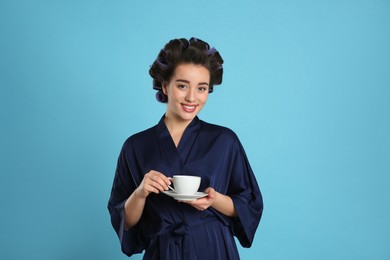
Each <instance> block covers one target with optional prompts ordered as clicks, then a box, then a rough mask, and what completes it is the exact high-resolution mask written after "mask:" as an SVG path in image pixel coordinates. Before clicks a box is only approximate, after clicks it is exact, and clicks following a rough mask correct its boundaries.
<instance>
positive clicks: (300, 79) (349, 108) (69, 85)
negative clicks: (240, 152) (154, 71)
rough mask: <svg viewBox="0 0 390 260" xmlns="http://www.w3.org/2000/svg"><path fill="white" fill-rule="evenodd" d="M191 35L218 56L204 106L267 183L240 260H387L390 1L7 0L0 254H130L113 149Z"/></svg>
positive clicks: (155, 113) (147, 119) (0, 75)
mask: <svg viewBox="0 0 390 260" xmlns="http://www.w3.org/2000/svg"><path fill="white" fill-rule="evenodd" d="M191 36H197V37H199V38H201V39H204V40H206V41H208V42H210V43H211V44H212V45H213V46H215V47H216V48H217V49H218V50H219V51H220V52H221V54H222V56H223V58H224V59H225V74H224V82H223V84H222V86H217V87H216V89H215V92H214V93H213V94H212V95H211V96H210V98H209V103H208V104H207V106H206V107H205V109H204V111H203V112H202V113H201V115H200V117H201V118H202V119H204V120H206V121H210V122H213V123H217V124H221V125H225V126H228V127H230V128H231V129H233V130H234V131H235V132H236V133H237V134H238V136H239V137H240V139H241V141H242V143H243V145H244V147H245V149H246V151H247V154H248V157H249V159H250V161H251V163H252V167H253V169H254V171H255V172H256V176H257V178H258V181H259V184H260V186H261V189H262V192H263V194H264V202H265V210H264V215H263V219H262V221H261V223H260V227H259V229H258V232H257V234H256V237H255V240H254V243H253V247H252V248H251V249H242V248H241V247H240V252H241V256H242V259H267V260H272V259H294V260H295V259H297V260H301V259H390V247H389V241H390V224H389V220H390V188H389V184H390V137H389V135H390V134H389V133H390V116H389V112H390V1H388V0H382V1H380V0H366V1H342V0H340V1H255V0H254V1H212V0H198V1H191V2H190V1H188V2H187V1H182V0H181V1H179V0H174V1H173V0H171V1H168V0H167V1H145V0H133V1H21V0H19V1H18V0H15V1H5V0H1V2H0V37H1V38H0V86H1V92H0V106H1V107H0V120H1V121H0V125H1V135H0V138H1V139H0V141H1V143H0V160H1V161H0V173H1V179H0V192H1V194H0V195H1V197H0V200H1V215H0V218H1V222H0V230H1V231H0V258H1V259H127V258H126V257H125V256H124V255H123V254H122V253H121V251H120V247H119V243H118V239H117V237H116V235H115V233H114V231H113V229H112V228H111V224H110V220H109V215H108V211H107V209H106V204H107V200H108V197H109V194H110V189H111V184H112V180H113V176H114V170H115V166H116V159H117V156H118V153H119V150H120V148H121V146H122V143H123V142H124V140H125V139H126V138H127V137H128V136H129V135H131V134H133V133H136V132H138V131H141V130H143V129H145V128H147V127H150V126H152V125H154V124H155V123H157V121H158V120H159V118H160V117H161V116H162V114H163V112H164V111H165V105H163V104H159V103H157V102H156V101H155V99H154V94H155V92H154V91H153V90H152V87H151V86H152V83H151V79H150V77H149V75H148V69H149V65H150V64H151V63H152V62H153V60H154V58H155V57H156V56H157V53H158V51H159V50H160V49H161V48H162V47H163V45H164V44H165V43H166V42H167V41H168V40H169V39H171V38H176V37H191ZM134 259H141V256H137V257H134Z"/></svg>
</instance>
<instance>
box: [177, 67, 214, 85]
mask: <svg viewBox="0 0 390 260" xmlns="http://www.w3.org/2000/svg"><path fill="white" fill-rule="evenodd" d="M172 76H173V77H172V79H175V80H177V79H185V80H188V81H194V82H196V81H202V82H204V81H206V82H209V81H210V72H209V70H208V69H207V68H206V67H204V66H202V65H196V64H180V65H178V66H177V67H176V69H175V71H174V73H173V75H172Z"/></svg>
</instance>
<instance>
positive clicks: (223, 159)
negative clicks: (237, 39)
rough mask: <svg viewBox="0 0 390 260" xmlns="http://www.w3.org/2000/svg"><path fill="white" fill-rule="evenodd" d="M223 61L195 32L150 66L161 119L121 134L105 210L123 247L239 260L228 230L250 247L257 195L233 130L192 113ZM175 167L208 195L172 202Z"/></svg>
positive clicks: (150, 253) (151, 255)
mask: <svg viewBox="0 0 390 260" xmlns="http://www.w3.org/2000/svg"><path fill="white" fill-rule="evenodd" d="M222 64H223V60H222V58H221V56H220V55H219V52H218V51H217V50H216V49H215V48H210V47H209V45H208V44H207V43H206V42H204V41H201V40H199V39H196V38H191V39H190V40H186V39H174V40H171V41H170V42H169V43H167V44H166V45H165V47H164V49H162V50H161V51H160V53H159V55H158V57H157V59H156V61H155V62H154V63H153V65H152V66H151V68H150V71H149V74H150V75H151V76H152V78H153V88H154V89H156V90H158V92H157V95H156V97H157V100H158V101H160V102H163V103H165V102H167V110H166V113H165V115H164V116H163V117H162V118H161V120H160V122H159V123H158V124H157V125H156V126H153V127H152V128H149V129H147V130H145V131H143V132H140V133H138V134H135V135H133V136H131V137H130V138H129V139H127V140H126V142H125V143H124V145H123V147H122V150H121V153H120V155H119V159H118V165H117V170H116V173H115V178H114V184H113V187H112V192H111V197H110V200H109V203H108V209H109V212H110V215H111V222H112V225H113V227H114V229H115V231H116V232H117V234H118V236H119V239H120V243H121V246H122V251H123V252H124V253H125V254H127V255H128V256H131V255H132V254H135V253H141V252H142V251H143V250H145V254H144V259H224V260H225V259H239V255H238V251H237V247H236V245H235V241H234V238H233V236H236V237H237V238H238V240H239V242H240V244H241V245H242V246H243V247H250V246H251V244H252V241H253V238H254V234H255V231H256V229H257V226H258V224H259V221H260V218H261V215H262V211H263V202H262V196H261V193H260V190H259V187H258V185H257V182H256V179H255V176H254V174H253V172H252V170H251V167H250V165H249V162H248V159H247V157H246V155H245V151H244V149H243V147H242V146H241V143H240V141H239V139H238V138H237V136H236V135H235V134H234V132H233V131H231V130H230V129H228V128H225V127H221V126H217V125H213V124H209V123H206V122H204V121H201V120H200V119H199V118H198V117H197V114H198V113H199V112H200V111H201V110H202V108H203V107H204V105H205V104H206V101H207V98H208V95H209V93H211V92H212V91H213V87H214V85H218V84H221V82H222V72H223V69H222ZM174 174H184V175H197V176H200V177H201V178H202V179H201V180H202V182H201V186H200V190H204V192H205V193H207V197H204V198H199V199H197V200H194V201H185V202H181V201H177V200H175V199H173V198H172V197H170V196H167V195H166V194H164V193H163V192H164V191H166V190H168V185H170V179H169V177H172V176H173V175H174Z"/></svg>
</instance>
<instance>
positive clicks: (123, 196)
mask: <svg viewBox="0 0 390 260" xmlns="http://www.w3.org/2000/svg"><path fill="white" fill-rule="evenodd" d="M125 146H126V143H125V145H124V146H123V148H122V150H121V153H120V155H119V158H118V164H117V168H116V172H115V177H114V183H113V185H112V190H111V196H110V199H109V201H108V211H109V213H110V217H111V224H112V226H113V228H114V230H115V232H116V233H117V235H118V237H119V241H120V244H121V249H122V252H123V253H125V254H126V255H128V256H131V255H133V254H136V253H141V252H142V251H143V249H144V245H143V243H142V241H141V239H140V236H139V226H140V222H139V223H138V224H136V225H135V226H134V227H132V228H131V229H129V230H127V231H126V230H125V210H124V205H125V202H126V200H127V198H128V197H129V196H130V195H131V193H132V192H133V191H134V190H135V188H136V184H135V181H134V178H133V176H132V173H131V170H130V167H129V164H128V161H127V157H128V154H126V149H125Z"/></svg>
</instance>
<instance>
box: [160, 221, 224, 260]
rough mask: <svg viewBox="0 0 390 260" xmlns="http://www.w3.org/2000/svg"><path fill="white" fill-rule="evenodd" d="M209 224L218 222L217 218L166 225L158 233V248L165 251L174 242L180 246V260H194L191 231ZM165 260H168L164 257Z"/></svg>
mask: <svg viewBox="0 0 390 260" xmlns="http://www.w3.org/2000/svg"><path fill="white" fill-rule="evenodd" d="M211 222H219V219H218V218H217V217H213V218H210V217H209V218H206V219H198V220H191V221H190V222H189V221H185V220H183V221H181V222H179V223H175V224H172V225H168V226H167V227H166V228H164V229H163V230H162V231H161V232H160V233H159V244H160V247H163V248H164V249H167V248H168V246H169V244H170V243H172V242H174V243H175V244H176V245H180V244H181V246H182V252H181V254H182V257H180V259H186V260H187V259H188V260H196V259H197V258H196V255H195V254H194V252H191V244H190V242H191V237H190V236H191V230H192V229H194V228H197V227H199V226H200V225H205V224H209V223H211ZM166 257H167V258H166V259H169V258H168V257H171V256H166Z"/></svg>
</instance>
